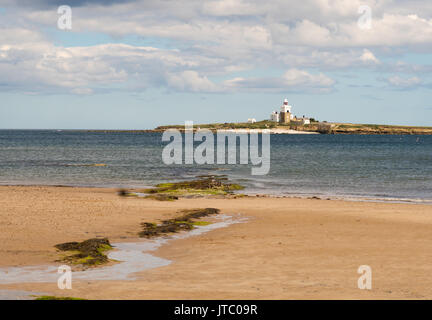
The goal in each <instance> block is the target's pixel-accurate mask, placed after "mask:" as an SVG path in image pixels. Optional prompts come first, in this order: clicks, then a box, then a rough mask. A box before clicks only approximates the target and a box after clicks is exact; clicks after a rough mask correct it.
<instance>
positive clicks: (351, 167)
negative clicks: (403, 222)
mask: <svg viewBox="0 0 432 320" xmlns="http://www.w3.org/2000/svg"><path fill="white" fill-rule="evenodd" d="M164 145H165V144H164V143H162V140H161V134H159V133H126V132H122V133H114V132H107V133H103V132H79V131H54V130H44V131H36V130H0V184H3V185H8V184H20V185H21V184H43V185H73V186H103V187H143V186H150V185H153V184H155V183H159V182H163V181H173V180H182V179H191V178H194V177H195V176H197V175H202V174H226V175H228V176H229V177H230V178H231V179H233V180H235V181H237V182H239V183H241V184H244V185H246V186H247V189H246V192H248V193H270V194H279V195H300V196H312V195H315V196H320V197H330V198H335V197H336V198H338V197H339V198H356V199H358V198H360V199H377V200H392V201H412V202H426V203H432V136H399V135H394V136H388V135H383V136H379V135H364V136H362V135H272V136H271V169H270V172H269V174H268V175H266V176H252V175H251V170H250V166H244V165H234V166H233V165H203V166H198V165H176V166H167V165H165V164H164V163H163V162H162V160H161V154H162V149H163V147H164ZM96 163H104V164H106V166H104V167H94V166H86V165H89V164H96Z"/></svg>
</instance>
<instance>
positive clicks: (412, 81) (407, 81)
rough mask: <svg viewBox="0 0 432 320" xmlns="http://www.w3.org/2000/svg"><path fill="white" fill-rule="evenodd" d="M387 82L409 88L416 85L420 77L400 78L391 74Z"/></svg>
mask: <svg viewBox="0 0 432 320" xmlns="http://www.w3.org/2000/svg"><path fill="white" fill-rule="evenodd" d="M387 82H388V83H389V84H390V85H392V86H394V87H396V88H399V89H409V88H413V87H417V86H418V85H419V84H421V83H422V81H421V79H420V78H418V77H411V78H401V77H399V76H392V77H389V78H388V79H387Z"/></svg>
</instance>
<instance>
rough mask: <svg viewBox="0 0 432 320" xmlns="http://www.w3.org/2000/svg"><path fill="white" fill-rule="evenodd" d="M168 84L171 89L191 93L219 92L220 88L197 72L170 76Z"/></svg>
mask: <svg viewBox="0 0 432 320" xmlns="http://www.w3.org/2000/svg"><path fill="white" fill-rule="evenodd" d="M167 83H168V86H169V87H170V88H174V89H178V90H180V91H191V92H217V91H220V89H218V87H217V86H216V85H215V84H214V83H213V82H211V81H210V80H209V79H208V78H207V77H205V76H200V75H199V74H198V72H196V71H191V70H187V71H183V72H181V73H179V74H168V75H167Z"/></svg>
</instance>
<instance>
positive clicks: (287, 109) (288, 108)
mask: <svg viewBox="0 0 432 320" xmlns="http://www.w3.org/2000/svg"><path fill="white" fill-rule="evenodd" d="M281 112H286V113H291V106H290V105H288V99H285V100H284V102H283V105H282V106H281Z"/></svg>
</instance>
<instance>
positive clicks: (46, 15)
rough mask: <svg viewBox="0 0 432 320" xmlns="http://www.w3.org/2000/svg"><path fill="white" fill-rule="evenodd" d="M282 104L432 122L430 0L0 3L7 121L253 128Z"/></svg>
mask: <svg viewBox="0 0 432 320" xmlns="http://www.w3.org/2000/svg"><path fill="white" fill-rule="evenodd" d="M63 5H66V6H69V7H70V13H71V14H70V15H68V13H69V11H63V10H62V8H60V10H59V7H60V6H63ZM69 17H70V19H69ZM69 22H70V24H69ZM284 98H287V99H288V101H289V104H290V105H292V111H293V113H294V114H295V115H297V116H303V115H305V116H308V117H313V118H315V119H318V120H321V121H328V122H351V123H368V124H371V123H373V124H400V125H417V126H432V99H431V98H432V1H430V0H411V1H402V0H382V1H379V0H302V1H291V0H270V1H262V0H217V1H215V0H207V1H203V0H189V1H175V0H159V1H156V0H123V1H111V0H108V1H106V0H105V1H102V0H95V1H91V0H73V1H72V0H61V1H58V0H14V1H12V0H0V128H2V129H149V128H154V127H155V126H158V125H167V124H182V123H183V122H184V121H187V120H192V121H194V122H195V123H212V122H245V121H247V119H248V118H255V119H257V120H262V119H268V118H269V117H270V113H271V112H272V111H274V110H279V107H280V105H281V104H282V102H283V99H284Z"/></svg>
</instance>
